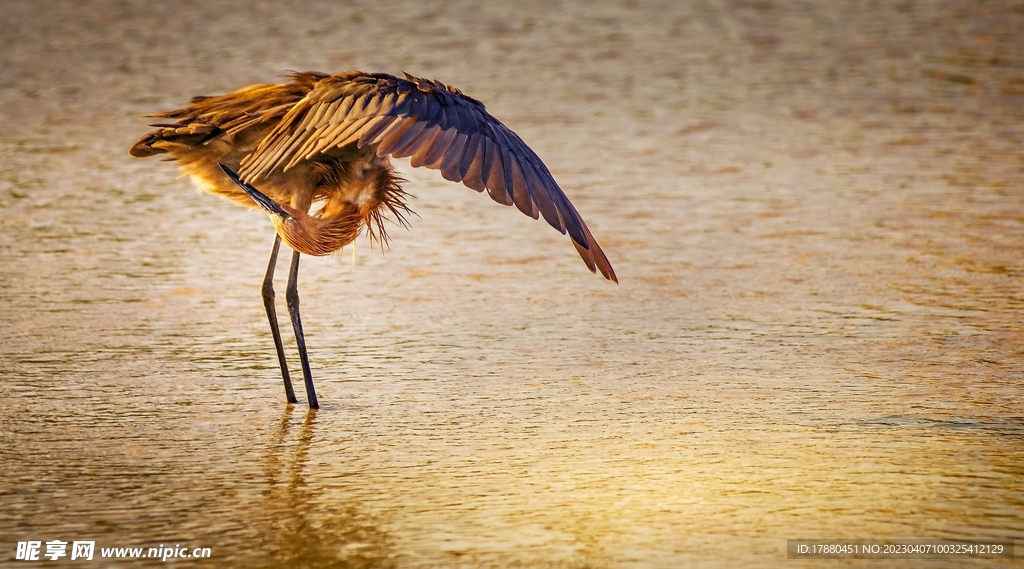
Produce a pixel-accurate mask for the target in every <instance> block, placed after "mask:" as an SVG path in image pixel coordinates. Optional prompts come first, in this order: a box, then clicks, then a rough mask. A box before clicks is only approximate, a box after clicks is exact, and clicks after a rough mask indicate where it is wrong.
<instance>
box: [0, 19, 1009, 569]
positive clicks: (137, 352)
mask: <svg viewBox="0 0 1024 569" xmlns="http://www.w3.org/2000/svg"><path fill="white" fill-rule="evenodd" d="M678 4H680V3H674V2H664V3H660V4H655V3H646V2H616V3H611V2H605V3H596V4H592V3H562V4H559V5H548V4H546V3H540V2H526V3H523V4H519V5H516V6H512V5H509V6H505V7H500V6H497V5H477V4H476V3H471V2H456V3H451V4H447V5H446V6H444V7H441V6H426V5H423V4H421V3H417V2H405V3H402V4H398V3H370V2H357V3H351V4H347V5H345V6H342V5H340V4H339V5H335V6H327V5H324V6H315V7H313V6H304V5H301V4H295V5H291V4H288V3H283V2H254V3H250V2H244V3H243V2H219V1H209V2H202V3H186V4H178V3H164V4H160V3H146V2H128V3H124V2H102V1H96V2H88V3H78V2H50V3H34V2H30V1H11V2H5V3H4V5H3V7H0V124H3V125H4V128H3V129H2V132H0V210H2V212H3V214H2V216H0V266H2V267H3V269H2V271H0V314H2V315H3V316H2V319H3V320H2V322H3V333H2V335H0V376H2V381H0V449H2V452H3V457H2V460H0V548H2V549H0V564H8V563H10V564H11V565H15V566H21V562H16V561H14V560H13V559H14V552H15V545H14V543H15V542H17V541H24V540H42V541H50V540H54V539H58V540H63V541H68V542H70V541H73V540H86V539H92V540H96V542H97V547H147V548H148V547H156V546H158V545H161V544H163V545H165V546H171V545H174V544H181V545H182V546H188V547H210V548H211V550H212V558H211V559H210V560H208V561H206V563H207V564H208V565H210V566H236V567H247V566H264V567H271V566H274V567H327V566H331V567H364V566H379V567H458V566H465V567H511V566H523V567H682V566H693V567H737V566H762V567H767V566H800V567H804V566H820V565H821V564H823V563H832V564H843V563H847V562H822V561H817V562H810V561H795V560H789V561H787V560H786V559H785V556H786V539H793V538H861V539H864V538H912V537H919V538H972V539H1014V538H1016V539H1018V540H1019V539H1021V538H1022V534H1024V530H1022V528H1024V467H1022V461H1021V456H1022V452H1024V411H1022V408H1024V407H1022V405H1021V402H1022V399H1024V387H1022V384H1021V381H1022V369H1024V326H1022V315H1024V302H1022V299H1024V296H1022V290H1024V261H1022V257H1021V248H1022V245H1024V207H1022V206H1024V197H1022V195H1024V194H1022V186H1024V158H1022V156H1024V153H1022V150H1024V44H1022V43H1021V42H1020V41H1019V30H1021V29H1024V5H1021V4H1020V3H1019V2H1018V3H1013V2H987V3H978V4H975V3H971V4H970V7H968V8H960V7H958V6H960V3H955V2H948V3H942V2H934V3H931V2H929V3H904V4H895V3H890V2H880V3H877V4H870V3H863V2H819V3H803V4H799V5H797V4H794V3H784V2H761V1H758V2H748V1H735V2H698V3H693V4H692V5H686V6H684V5H678ZM355 68H358V69H365V70H372V71H388V72H392V73H400V72H401V71H408V72H410V73H414V74H417V75H423V76H427V77H432V78H437V79H440V80H442V81H445V82H447V83H450V84H453V85H456V86H458V87H460V88H462V89H463V90H464V91H466V92H467V93H468V94H470V95H471V96H474V97H476V98H479V99H481V100H483V101H484V102H485V103H486V104H487V106H488V109H489V110H490V111H491V112H492V114H494V115H495V116H497V117H499V118H500V119H502V120H503V121H504V122H506V123H507V124H508V125H510V126H511V128H513V129H514V130H516V131H517V132H518V133H519V134H520V135H521V136H522V137H523V138H524V139H525V140H526V141H527V143H529V144H531V146H532V147H533V148H534V149H535V150H537V152H538V153H539V154H540V155H541V156H542V157H543V158H544V160H545V161H546V163H547V165H548V167H549V168H550V170H551V171H552V172H553V173H554V175H555V177H556V178H557V179H558V180H559V181H560V183H561V185H562V186H563V188H564V189H565V190H566V192H567V193H568V194H569V196H570V197H571V198H572V200H573V202H574V204H575V205H576V206H577V208H578V209H579V210H580V212H581V213H582V215H583V216H584V218H585V219H586V220H587V222H588V223H589V225H590V227H591V229H592V230H593V232H594V235H595V236H596V237H597V238H598V239H599V240H600V241H601V243H602V244H603V246H604V248H605V250H606V252H607V253H608V256H609V257H610V259H611V260H612V263H613V264H614V266H615V268H616V270H617V272H618V274H619V277H620V280H621V283H622V284H621V285H619V286H615V285H612V284H609V283H606V282H603V281H602V279H600V278H599V277H595V276H593V275H590V274H589V273H588V272H587V270H586V268H585V267H584V266H583V264H582V263H581V262H580V260H579V258H578V257H577V256H576V253H575V251H574V250H573V248H572V246H571V245H570V243H569V241H568V239H567V238H565V237H563V236H560V235H558V233H557V232H555V231H553V230H551V229H550V228H548V227H547V226H545V225H544V224H543V223H542V222H536V221H533V220H530V219H528V218H526V217H524V216H522V215H521V214H519V213H518V212H517V211H515V210H514V209H512V210H508V209H504V208H502V207H501V206H499V205H497V204H494V203H492V202H490V201H489V200H488V199H487V198H486V197H484V196H479V195H477V194H475V193H474V192H471V191H468V190H466V189H465V188H462V187H461V186H456V185H453V184H450V183H447V182H445V181H444V180H443V179H441V177H440V176H439V175H438V174H437V173H436V172H433V171H428V170H413V169H411V168H409V167H408V162H407V161H402V162H401V163H400V167H401V168H402V171H403V174H404V175H405V176H406V177H407V178H408V179H409V184H408V185H407V188H408V189H409V190H410V191H411V192H412V193H413V194H415V195H416V196H417V199H416V200H414V201H413V203H412V206H413V208H414V209H415V210H416V211H417V213H418V214H419V215H420V218H414V220H413V228H412V230H411V231H409V232H405V231H396V232H394V237H395V241H394V244H393V246H392V250H391V251H390V252H388V253H387V254H386V255H383V256H382V255H381V254H380V253H379V252H377V251H372V252H371V251H370V250H369V248H368V246H367V243H366V241H361V242H360V243H359V246H358V249H357V251H356V256H355V263H354V266H353V265H352V263H351V261H350V256H349V254H350V250H349V249H346V250H345V251H344V252H343V254H342V255H339V256H337V257H332V258H328V259H326V260H321V259H312V258H306V259H305V260H304V262H303V266H302V272H301V274H300V292H301V294H302V302H303V304H302V309H303V319H304V323H305V325H306V328H307V333H308V343H309V345H310V354H311V358H312V365H313V372H314V377H315V379H316V382H317V387H318V391H319V395H320V400H321V404H322V405H323V408H322V409H321V410H320V411H319V412H314V413H310V412H307V410H306V409H304V408H303V407H302V406H301V405H300V406H294V407H288V406H286V405H284V396H283V389H282V387H281V381H280V378H279V372H278V370H277V369H276V361H275V358H274V353H273V347H272V343H271V338H270V334H269V330H268V328H267V324H266V321H265V315H264V313H263V307H262V305H261V301H260V297H259V283H260V280H261V278H262V275H263V270H264V264H265V262H266V258H267V255H268V254H269V249H270V244H271V241H272V233H271V228H270V225H269V223H268V221H267V219H266V217H265V216H264V215H262V214H259V213H257V212H254V211H245V210H242V209H240V208H237V207H236V206H234V205H232V204H230V203H228V202H226V201H224V200H220V199H218V198H215V197H213V196H208V195H200V194H196V193H195V192H194V191H193V190H192V189H191V188H190V184H189V183H188V182H187V181H186V180H181V179H176V178H175V176H176V172H175V170H174V168H173V167H172V166H171V165H169V164H165V163H160V162H158V161H155V160H152V161H140V160H132V159H130V158H128V156H127V154H126V150H127V148H128V146H129V145H130V144H131V143H132V142H133V141H134V140H135V139H136V138H137V137H138V136H140V135H141V134H142V133H144V132H145V130H146V129H145V126H144V124H143V123H142V122H141V121H138V120H136V119H134V118H133V117H135V116H137V115H140V114H143V113H146V112H153V111H159V110H165V109H169V108H175V107H177V106H180V105H182V104H184V103H185V102H186V101H187V100H188V98H189V97H191V96H192V95H196V94H216V93H220V92H224V91H227V90H230V89H234V88H237V87H239V86H242V85H246V84H249V83H254V82H269V81H275V80H278V79H279V78H280V77H281V75H282V73H283V72H285V71H286V70H288V69H317V70H322V71H341V70H345V69H355ZM283 269H284V267H283V266H282V267H281V270H280V275H281V276H282V277H283V273H284V270H283ZM278 288H279V290H280V291H283V288H284V281H283V278H282V279H281V280H279V282H278ZM281 296H283V294H282V295H281ZM286 336H287V337H288V340H289V341H290V334H286ZM288 349H289V353H290V354H293V353H294V351H293V350H294V346H293V344H289V345H288ZM297 363H298V362H297V358H296V357H294V356H293V357H292V364H293V373H297V371H298V370H297ZM300 393H301V389H300ZM300 397H301V395H300ZM1018 543H1020V542H1018ZM63 562H64V563H65V564H67V565H71V564H72V563H76V565H75V566H78V564H80V563H79V562H77V561H76V562H70V561H69V560H68V559H67V558H64V560H63ZM110 563H111V562H109V560H108V561H107V562H104V563H100V562H98V561H94V562H93V564H94V565H88V566H108V565H110V566H118V567H121V566H133V564H138V565H139V566H145V565H153V564H154V562H153V561H152V560H149V561H146V560H142V561H136V562H131V561H125V560H122V561H118V562H116V563H114V564H112V565H111V564H110ZM176 563H177V564H179V565H180V566H191V565H193V563H189V562H186V561H184V560H177V561H176ZM848 563H849V564H852V565H858V566H860V565H862V564H863V563H865V562H863V561H861V562H856V561H852V562H848ZM915 563H916V564H917V565H916V566H922V567H923V566H927V567H943V566H958V565H960V564H962V563H963V561H962V560H945V561H921V560H918V561H910V562H907V563H905V566H915ZM983 563H984V565H985V566H986V567H1000V566H1020V560H1019V559H1016V560H1008V559H1003V560H990V561H985V562H983ZM195 564H201V563H195ZM59 565H60V563H50V562H47V566H59ZM81 565H82V566H86V564H81Z"/></svg>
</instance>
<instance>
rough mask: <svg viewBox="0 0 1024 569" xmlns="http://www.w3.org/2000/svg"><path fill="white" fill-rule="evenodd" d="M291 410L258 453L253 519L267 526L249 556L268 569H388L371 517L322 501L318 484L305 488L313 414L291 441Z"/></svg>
mask: <svg viewBox="0 0 1024 569" xmlns="http://www.w3.org/2000/svg"><path fill="white" fill-rule="evenodd" d="M294 410H295V406H293V405H288V406H286V407H285V410H284V412H283V413H282V415H281V420H280V423H279V424H278V427H277V429H276V431H275V432H274V433H273V440H272V441H269V444H268V445H267V450H266V451H265V453H264V455H265V456H264V460H263V464H264V466H263V474H264V477H265V480H266V483H265V487H264V490H263V499H262V500H260V501H259V502H258V503H259V504H260V508H261V509H262V510H263V512H262V513H260V514H259V518H260V519H264V520H267V523H268V526H267V528H266V530H265V531H264V532H262V536H261V537H262V542H261V543H258V544H253V548H254V550H257V551H264V552H266V553H267V559H266V562H267V563H266V564H267V566H273V567H338V568H349V567H353V568H355V567H392V566H394V563H393V560H392V559H393V557H394V556H393V553H392V547H391V543H390V541H391V540H390V539H389V537H388V535H387V534H386V533H385V532H383V531H382V530H380V529H379V528H378V527H377V524H376V523H375V520H374V519H373V518H372V517H371V516H369V515H368V514H366V513H365V512H361V511H360V509H359V507H358V504H353V503H351V502H342V503H336V502H330V501H327V500H325V498H324V497H323V496H321V495H319V494H318V490H317V489H318V488H323V487H324V484H323V482H322V481H317V482H315V483H312V484H310V483H307V480H306V478H307V476H310V474H311V465H310V464H309V456H310V447H311V445H312V443H313V439H314V436H315V432H316V423H317V422H316V416H317V411H316V410H314V409H310V410H308V412H307V413H306V417H305V419H304V420H303V421H302V424H301V426H300V427H299V430H298V437H295V436H294V435H292V436H289V432H290V431H293V430H294V426H295V424H296V420H295V419H296V418H295V417H293V414H294ZM292 441H296V442H292ZM333 496H334V497H336V496H337V494H333Z"/></svg>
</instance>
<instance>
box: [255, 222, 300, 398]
mask: <svg viewBox="0 0 1024 569" xmlns="http://www.w3.org/2000/svg"><path fill="white" fill-rule="evenodd" d="M280 248H281V236H280V235H277V234H275V235H274V248H273V249H271V250H270V263H268V264H267V275H266V276H265V277H263V288H262V289H261V292H262V293H263V306H265V307H266V309H267V319H268V320H270V333H271V334H273V335H274V347H275V348H277V361H279V362H281V377H283V378H284V395H285V397H286V398H287V399H288V402H289V403H298V402H299V400H298V399H296V398H295V390H294V389H292V378H291V376H290V375H289V374H288V361H287V360H286V359H285V357H284V345H282V344H281V329H280V327H279V326H278V323H277V308H276V307H275V306H274V269H276V268H277V251H278V249H280Z"/></svg>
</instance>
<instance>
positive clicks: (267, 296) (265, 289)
mask: <svg viewBox="0 0 1024 569" xmlns="http://www.w3.org/2000/svg"><path fill="white" fill-rule="evenodd" d="M260 293H261V294H262V295H263V300H265V301H267V302H271V301H273V300H274V298H275V296H276V295H275V294H274V285H273V284H272V283H269V282H265V283H263V286H262V287H261V288H260Z"/></svg>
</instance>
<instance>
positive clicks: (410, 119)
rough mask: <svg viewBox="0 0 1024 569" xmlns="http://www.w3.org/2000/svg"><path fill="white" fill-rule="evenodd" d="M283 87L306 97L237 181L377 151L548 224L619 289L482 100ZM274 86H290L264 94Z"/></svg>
mask: <svg viewBox="0 0 1024 569" xmlns="http://www.w3.org/2000/svg"><path fill="white" fill-rule="evenodd" d="M287 86H288V87H290V88H292V89H294V90H300V91H302V90H304V95H303V96H302V97H301V99H298V100H296V101H295V102H294V103H293V104H292V106H291V107H290V108H288V110H287V111H286V112H284V111H281V110H280V108H279V107H275V109H276V110H277V111H278V112H281V113H282V115H279V116H281V117H282V118H281V119H280V122H279V123H278V124H277V126H276V127H275V128H274V129H273V130H272V131H271V132H270V134H268V135H267V136H266V138H264V139H263V141H262V142H261V143H260V144H259V146H258V147H257V149H256V150H255V151H254V152H253V153H252V154H250V155H249V156H247V157H246V158H245V160H243V161H242V166H241V170H240V172H239V174H240V175H241V177H242V179H243V180H245V181H246V182H249V183H256V182H258V181H259V179H260V178H261V177H263V176H265V175H266V174H267V173H269V172H271V171H273V170H274V169H277V168H283V169H286V170H287V169H289V168H291V167H293V166H295V165H296V164H299V163H300V162H302V161H304V160H311V159H314V158H315V157H316V156H317V155H319V154H321V153H323V152H327V151H330V150H331V149H334V148H340V147H343V146H347V145H350V144H356V145H358V146H359V147H360V148H362V147H364V146H367V145H371V146H374V147H375V148H376V153H377V155H378V156H385V155H391V156H393V157H395V158H404V157H410V158H411V163H412V165H413V166H414V167H419V166H425V167H427V168H432V169H435V170H440V172H441V175H442V176H443V177H444V178H445V179H447V180H450V181H453V182H462V183H464V184H465V185H466V186H468V187H470V188H472V189H474V190H476V191H478V192H480V191H484V190H487V193H488V195H490V197H491V199H493V200H494V201H496V202H498V203H500V204H504V205H513V204H515V206H516V207H517V208H518V209H519V210H520V211H522V212H523V213H524V214H526V215H529V216H530V217H532V218H534V219H537V218H538V217H539V216H543V217H544V220H545V221H547V222H548V223H549V224H550V225H551V226H552V227H554V228H555V229H557V230H558V231H560V232H562V233H563V234H564V233H566V232H568V233H569V236H570V237H571V238H572V240H573V244H574V245H575V247H576V250H577V251H578V252H579V254H580V256H581V257H582V258H583V260H584V261H585V262H586V263H587V266H588V267H589V268H590V270H591V271H595V272H596V271H600V272H601V274H602V275H604V276H605V277H606V278H608V279H610V280H613V281H616V282H617V279H616V277H615V272H614V270H613V269H612V267H611V264H610V263H609V262H608V259H607V257H606V256H605V254H604V252H603V251H602V250H601V248H600V246H599V245H598V243H597V241H596V240H595V239H594V237H593V235H591V233H590V230H589V229H588V228H587V226H586V224H585V223H584V222H583V219H582V218H581V217H580V215H579V213H577V211H576V209H575V208H574V207H573V205H572V204H571V203H570V202H569V199H568V198H567V197H566V196H565V194H564V193H563V192H562V190H561V188H559V187H558V184H557V183H556V182H555V179H554V178H553V177H552V176H551V173H550V172H549V171H548V169H547V167H546V166H545V165H544V163H543V162H542V161H541V159H540V157H538V156H537V154H536V153H535V152H534V151H533V150H531V149H530V147H528V146H527V145H526V143H524V142H523V140H522V139H521V138H519V136H518V135H516V134H515V133H514V132H512V131H511V130H510V129H509V128H508V127H506V126H505V125H504V124H502V123H501V122H500V121H498V120H497V119H496V118H494V117H493V116H491V115H490V114H489V113H488V112H487V110H486V109H485V108H484V106H483V104H482V103H480V102H479V101H477V100H476V99H473V98H471V97H468V96H466V95H464V94H462V92H461V91H459V90H458V89H455V88H453V87H448V86H446V85H444V84H442V83H440V82H437V81H430V80H427V79H421V78H418V77H413V76H411V75H408V74H407V75H406V77H405V79H401V78H398V77H394V76H392V75H387V74H383V73H362V72H358V71H356V72H348V73H341V74H337V75H329V76H328V75H323V74H315V73H296V74H295V75H294V76H293V82H292V83H290V84H288V85H287ZM274 87H278V88H281V87H285V86H269V87H268V86H260V88H274ZM294 90H293V91H290V92H295V91H294ZM194 106H195V105H194ZM248 120H249V121H252V120H255V119H253V118H251V117H250V118H249V119H248ZM231 126H235V125H231ZM222 128H224V127H222Z"/></svg>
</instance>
